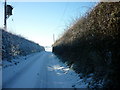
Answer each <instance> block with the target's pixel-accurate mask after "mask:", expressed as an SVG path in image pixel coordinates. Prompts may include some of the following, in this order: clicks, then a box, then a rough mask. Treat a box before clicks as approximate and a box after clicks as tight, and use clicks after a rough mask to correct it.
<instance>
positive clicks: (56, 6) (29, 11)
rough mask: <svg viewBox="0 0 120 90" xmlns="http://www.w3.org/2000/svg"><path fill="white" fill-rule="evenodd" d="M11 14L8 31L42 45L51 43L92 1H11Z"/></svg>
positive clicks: (89, 6)
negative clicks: (12, 8)
mask: <svg viewBox="0 0 120 90" xmlns="http://www.w3.org/2000/svg"><path fill="white" fill-rule="evenodd" d="M8 4H11V5H12V6H13V7H14V10H13V15H12V16H11V17H10V18H9V19H8V21H7V22H8V31H11V32H14V33H16V34H20V35H22V36H24V37H26V38H27V39H29V40H32V41H34V42H36V43H39V44H40V45H43V46H50V45H52V44H53V34H54V35H55V39H57V38H58V37H59V36H60V35H61V34H62V33H63V32H64V29H65V28H66V27H67V26H69V24H70V23H72V21H73V19H74V18H76V17H78V16H81V15H84V14H85V12H86V11H88V9H90V8H91V7H93V6H95V5H96V3H94V2H76V3H74V2H56V3H55V2H45V3H44V2H16V3H15V2H12V3H8Z"/></svg>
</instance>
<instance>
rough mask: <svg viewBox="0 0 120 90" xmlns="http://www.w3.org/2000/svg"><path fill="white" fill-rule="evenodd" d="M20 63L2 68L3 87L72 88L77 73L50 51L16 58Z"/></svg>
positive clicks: (76, 79) (76, 78)
mask: <svg viewBox="0 0 120 90" xmlns="http://www.w3.org/2000/svg"><path fill="white" fill-rule="evenodd" d="M18 61H20V63H18V64H17V65H13V66H10V67H7V68H3V88H72V87H73V86H74V85H75V84H76V83H77V81H78V80H79V77H78V75H77V74H76V73H75V72H74V71H72V70H71V69H69V68H68V67H67V66H66V65H65V64H63V63H62V62H60V61H59V59H58V58H57V57H56V56H55V55H54V54H53V53H51V52H45V51H43V52H40V53H35V54H31V55H29V56H26V57H23V58H21V59H18Z"/></svg>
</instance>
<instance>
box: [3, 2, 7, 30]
mask: <svg viewBox="0 0 120 90" xmlns="http://www.w3.org/2000/svg"><path fill="white" fill-rule="evenodd" d="M6 6H7V2H6V0H5V4H4V29H5V30H7V13H6V12H7V10H6Z"/></svg>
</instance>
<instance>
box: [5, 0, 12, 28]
mask: <svg viewBox="0 0 120 90" xmlns="http://www.w3.org/2000/svg"><path fill="white" fill-rule="evenodd" d="M12 10H13V7H12V6H11V5H7V0H5V4H4V28H5V30H7V19H8V18H9V17H10V16H11V15H12Z"/></svg>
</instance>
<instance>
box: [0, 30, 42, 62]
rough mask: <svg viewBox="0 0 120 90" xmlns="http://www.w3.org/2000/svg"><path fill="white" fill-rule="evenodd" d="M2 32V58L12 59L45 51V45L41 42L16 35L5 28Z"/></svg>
mask: <svg viewBox="0 0 120 90" xmlns="http://www.w3.org/2000/svg"><path fill="white" fill-rule="evenodd" d="M0 31H1V32H2V59H3V60H4V59H6V60H8V61H11V59H13V58H16V57H18V56H25V55H28V54H31V53H35V52H40V51H44V47H42V46H40V45H39V44H37V43H35V42H33V41H30V40H27V39H26V38H24V37H22V36H20V35H15V34H12V33H10V32H7V31H5V30H2V29H0Z"/></svg>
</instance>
